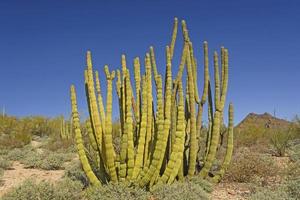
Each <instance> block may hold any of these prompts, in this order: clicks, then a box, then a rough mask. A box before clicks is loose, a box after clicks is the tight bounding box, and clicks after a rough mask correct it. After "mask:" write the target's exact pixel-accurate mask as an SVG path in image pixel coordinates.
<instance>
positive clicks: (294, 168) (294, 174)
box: [285, 161, 300, 180]
mask: <svg viewBox="0 0 300 200" xmlns="http://www.w3.org/2000/svg"><path fill="white" fill-rule="evenodd" d="M285 172H286V173H285V174H286V176H287V177H286V178H287V180H295V179H300V161H297V162H293V163H290V164H289V165H288V167H287V168H286V169H285Z"/></svg>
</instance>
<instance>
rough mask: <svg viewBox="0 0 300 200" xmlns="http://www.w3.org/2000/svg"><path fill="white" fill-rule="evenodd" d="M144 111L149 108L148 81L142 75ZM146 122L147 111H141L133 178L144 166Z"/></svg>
mask: <svg viewBox="0 0 300 200" xmlns="http://www.w3.org/2000/svg"><path fill="white" fill-rule="evenodd" d="M142 86H143V87H142V88H143V89H142V111H145V110H147V83H146V78H145V76H143V77H142ZM146 124H147V112H142V113H141V123H140V133H139V141H138V147H137V153H136V158H135V165H134V169H133V174H132V179H136V178H137V177H138V175H139V173H140V171H141V170H142V167H143V156H144V151H145V142H146Z"/></svg>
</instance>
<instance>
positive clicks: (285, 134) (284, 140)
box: [271, 130, 292, 157]
mask: <svg viewBox="0 0 300 200" xmlns="http://www.w3.org/2000/svg"><path fill="white" fill-rule="evenodd" d="M291 139H292V133H291V130H284V131H283V130H278V131H276V132H275V133H274V134H273V135H272V137H271V145H272V147H273V150H274V154H275V156H280V157H281V156H284V155H285V153H286V150H287V148H288V146H289V142H290V140H291Z"/></svg>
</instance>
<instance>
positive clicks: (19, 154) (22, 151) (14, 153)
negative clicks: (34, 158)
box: [6, 145, 35, 161]
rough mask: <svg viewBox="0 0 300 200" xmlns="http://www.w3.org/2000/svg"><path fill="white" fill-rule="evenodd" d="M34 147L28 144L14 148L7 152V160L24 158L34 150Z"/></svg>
mask: <svg viewBox="0 0 300 200" xmlns="http://www.w3.org/2000/svg"><path fill="white" fill-rule="evenodd" d="M34 151H35V150H34V148H33V147H32V146H30V145H27V146H25V147H23V148H15V149H12V150H11V151H9V152H8V154H7V156H6V158H7V159H9V160H13V161H17V160H22V159H23V158H25V157H26V156H27V155H28V154H31V153H32V152H34Z"/></svg>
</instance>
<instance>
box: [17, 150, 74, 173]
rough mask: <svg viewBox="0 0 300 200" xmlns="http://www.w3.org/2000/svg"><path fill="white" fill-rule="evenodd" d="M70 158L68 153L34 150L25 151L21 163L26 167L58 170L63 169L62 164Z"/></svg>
mask: <svg viewBox="0 0 300 200" xmlns="http://www.w3.org/2000/svg"><path fill="white" fill-rule="evenodd" d="M71 159H72V155H70V154H68V153H67V154H62V153H55V152H48V151H44V152H36V151H32V152H30V153H27V154H26V155H25V156H24V157H23V158H22V159H21V163H22V164H24V165H25V167H27V168H39V169H44V170H58V169H63V164H64V163H65V162H66V161H69V160H71Z"/></svg>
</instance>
